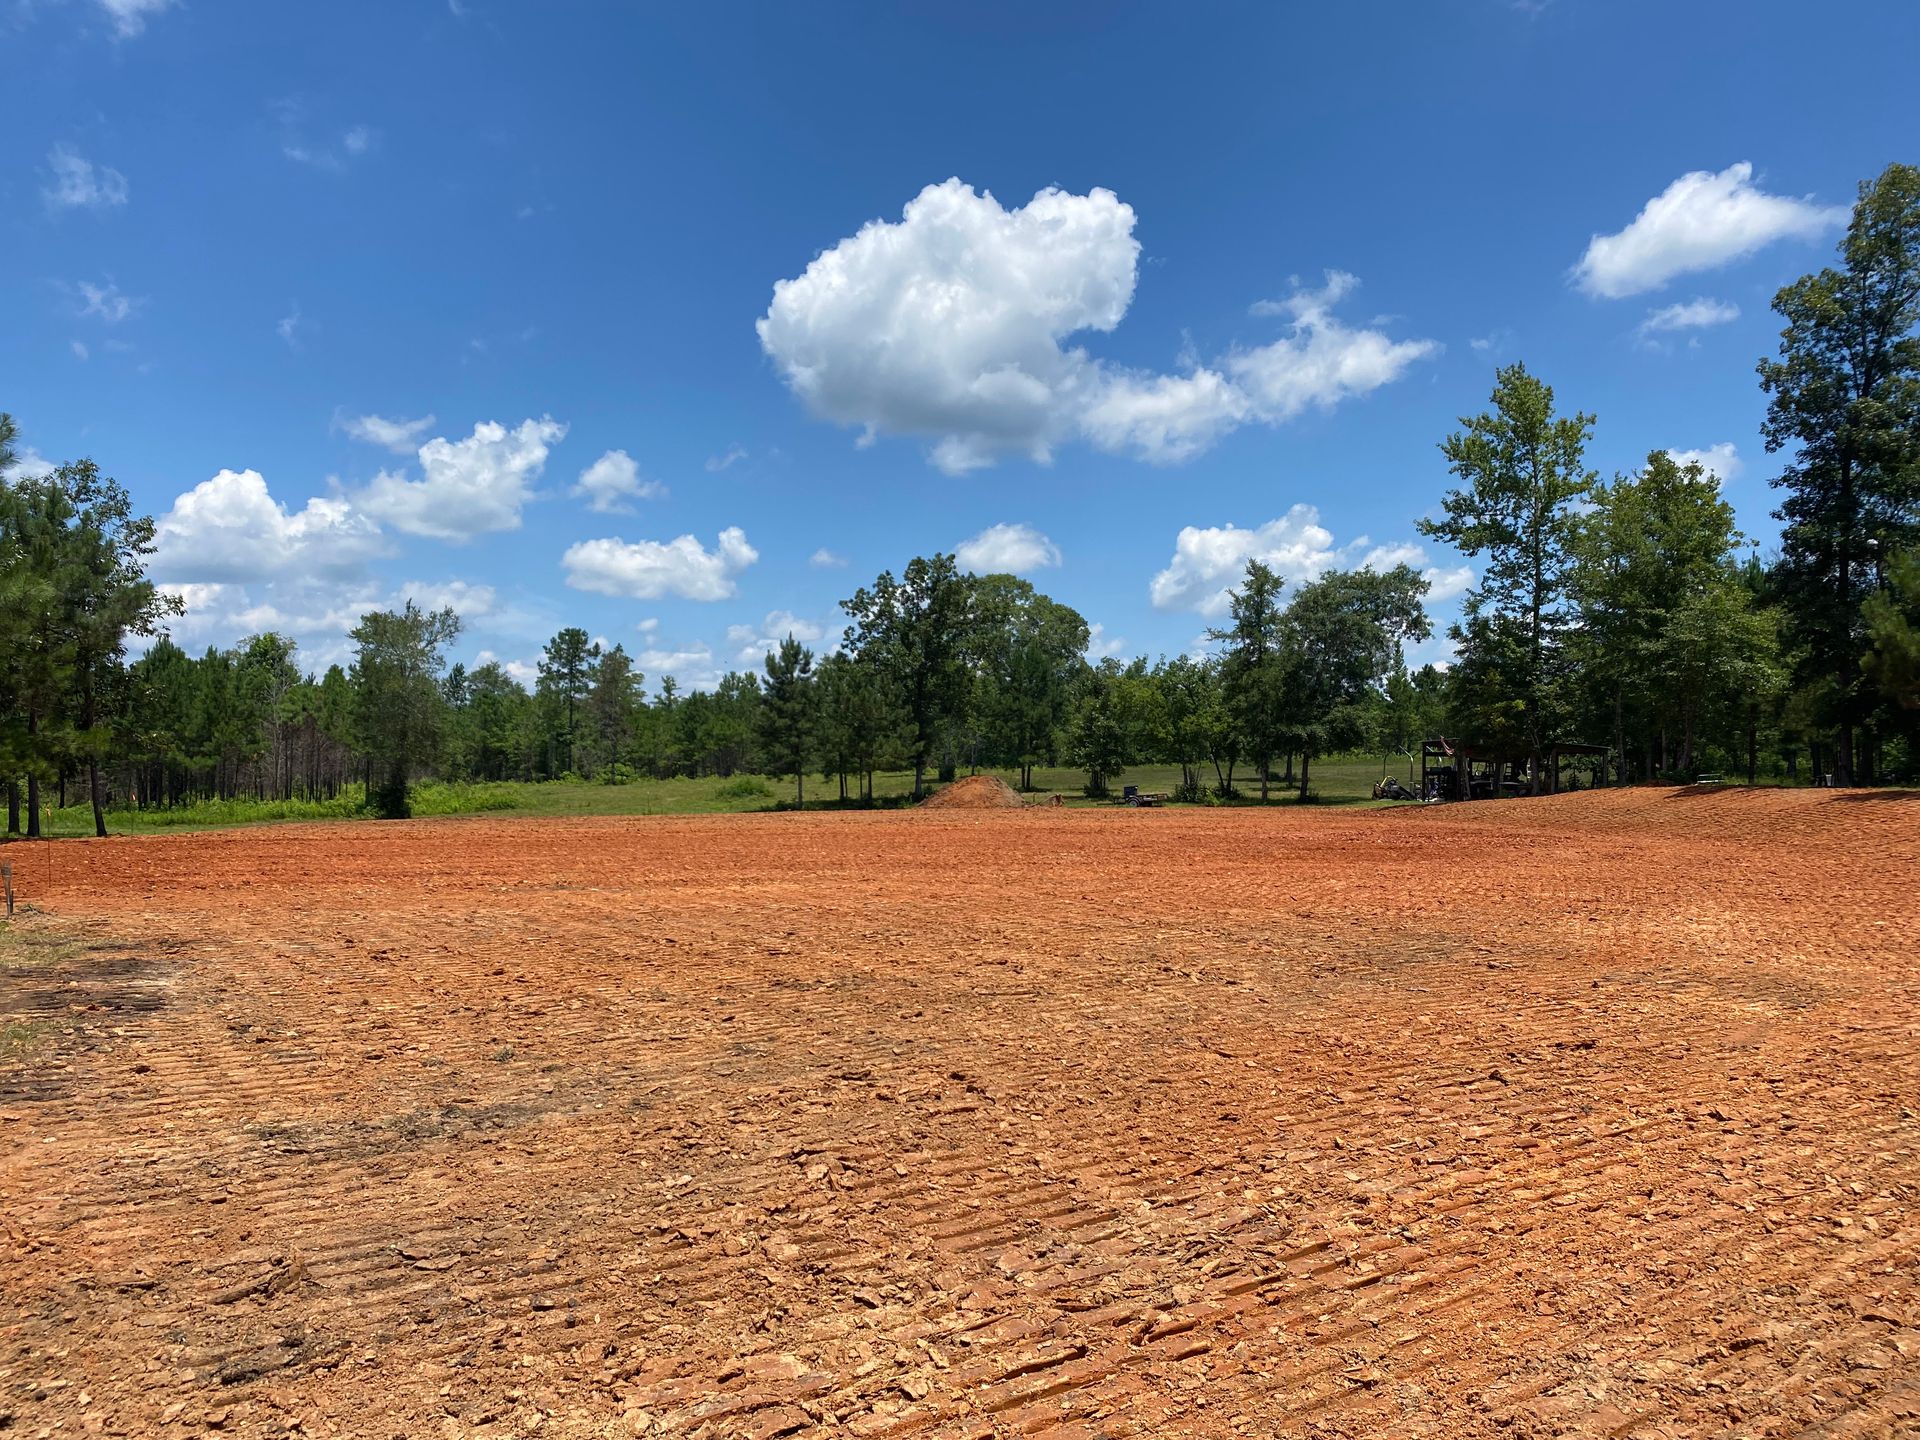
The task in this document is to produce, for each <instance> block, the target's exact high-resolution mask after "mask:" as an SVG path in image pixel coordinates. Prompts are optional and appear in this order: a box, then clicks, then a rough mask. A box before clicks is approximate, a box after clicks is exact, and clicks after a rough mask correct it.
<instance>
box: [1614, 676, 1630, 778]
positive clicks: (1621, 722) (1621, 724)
mask: <svg viewBox="0 0 1920 1440" xmlns="http://www.w3.org/2000/svg"><path fill="white" fill-rule="evenodd" d="M1613 753H1614V754H1615V755H1617V756H1619V757H1620V773H1619V775H1618V776H1617V777H1616V780H1617V782H1618V783H1619V784H1621V785H1624V784H1626V783H1627V699H1626V687H1625V686H1623V685H1616V686H1614V687H1613Z"/></svg>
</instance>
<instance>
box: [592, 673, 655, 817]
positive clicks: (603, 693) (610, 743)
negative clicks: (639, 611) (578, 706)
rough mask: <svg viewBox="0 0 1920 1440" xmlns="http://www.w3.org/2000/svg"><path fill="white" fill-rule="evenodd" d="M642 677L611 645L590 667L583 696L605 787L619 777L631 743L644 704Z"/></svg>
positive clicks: (644, 679)
mask: <svg viewBox="0 0 1920 1440" xmlns="http://www.w3.org/2000/svg"><path fill="white" fill-rule="evenodd" d="M645 683H646V677H645V676H644V675H642V674H641V673H640V672H639V671H638V670H635V669H634V668H633V661H632V660H631V659H630V658H629V657H628V655H627V652H626V650H625V649H624V648H623V647H621V646H619V645H615V646H614V647H613V648H612V649H611V650H608V651H606V652H604V653H603V654H601V655H600V656H599V658H598V659H597V660H596V661H595V663H594V667H593V687H592V689H591V690H589V691H588V692H587V713H588V716H589V717H590V719H591V720H592V722H593V731H594V737H595V738H596V739H597V740H598V741H599V744H600V747H601V749H602V750H603V751H604V752H605V753H606V756H607V783H608V784H609V785H611V784H613V783H614V782H615V781H616V780H617V779H618V778H619V774H620V757H621V756H622V755H623V754H625V753H627V750H628V747H630V746H631V745H632V743H633V736H634V730H635V728H636V724H637V721H638V717H639V714H640V711H641V709H642V707H643V706H644V705H645V704H646V701H645V699H644V698H643V696H642V694H641V687H642V686H643V685H644V684H645Z"/></svg>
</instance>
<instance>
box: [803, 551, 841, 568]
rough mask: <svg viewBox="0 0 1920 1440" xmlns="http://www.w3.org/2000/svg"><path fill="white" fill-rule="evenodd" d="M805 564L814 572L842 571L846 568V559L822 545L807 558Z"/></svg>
mask: <svg viewBox="0 0 1920 1440" xmlns="http://www.w3.org/2000/svg"><path fill="white" fill-rule="evenodd" d="M807 563H808V564H809V565H811V566H813V568H814V569H816V570H844V569H846V568H847V557H846V556H844V555H841V554H837V553H836V552H834V551H832V550H829V549H828V548H827V547H826V546H824V545H822V546H821V547H820V548H819V549H818V550H816V551H814V552H813V554H811V555H809V556H808V557H807Z"/></svg>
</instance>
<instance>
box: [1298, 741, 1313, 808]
mask: <svg viewBox="0 0 1920 1440" xmlns="http://www.w3.org/2000/svg"><path fill="white" fill-rule="evenodd" d="M1312 768H1313V752H1312V751H1311V750H1302V751H1301V752H1300V803H1301V804H1302V805H1304V804H1306V803H1307V772H1308V771H1309V770H1311V769H1312Z"/></svg>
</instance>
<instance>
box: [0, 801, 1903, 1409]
mask: <svg viewBox="0 0 1920 1440" xmlns="http://www.w3.org/2000/svg"><path fill="white" fill-rule="evenodd" d="M5 855H6V858H9V859H11V860H13V862H14V864H15V867H16V870H17V872H18V875H19V883H20V886H21V889H22V890H23V892H24V894H25V896H26V897H27V898H28V899H30V900H32V901H33V902H34V903H35V904H36V905H38V906H40V907H43V909H44V913H43V914H38V915H35V916H31V917H29V918H28V919H27V921H26V922H25V924H24V925H23V926H21V927H19V928H18V929H17V930H16V931H15V932H14V934H13V935H12V936H10V937H8V939H9V940H10V942H11V943H10V944H9V945H8V948H6V949H5V950H0V1023H5V1022H11V1024H12V1027H13V1028H12V1029H11V1030H10V1031H9V1032H8V1033H9V1034H12V1035H14V1036H16V1038H17V1039H19V1041H20V1043H18V1044H14V1045H12V1047H11V1048H9V1049H7V1050H6V1051H4V1052H0V1417H4V1418H0V1428H4V1427H5V1425H6V1424H8V1423H11V1425H12V1426H13V1427H14V1429H15V1430H16V1431H18V1432H19V1433H22V1434H44V1433H63V1434H64V1433H85V1432H95V1433H107V1434H121V1435H141V1436H146V1435H161V1436H173V1435H183V1434H187V1433H192V1432H194V1431H197V1430H199V1429H201V1428H202V1427H215V1428H217V1429H219V1430H221V1431H222V1432H223V1433H227V1434H242V1435H276V1434H298V1435H303V1436H320V1435H355V1436H360V1435H370V1436H371V1435H379V1436H407V1437H412V1436H442V1435H445V1436H465V1435H484V1436H499V1435H528V1434H533V1433H536V1432H537V1433H538V1434H540V1435H560V1436H600V1435H627V1434H657V1435H673V1436H747V1437H762V1440H764V1437H773V1436H780V1435H814V1434H822V1435H824V1434H827V1433H829V1432H831V1433H844V1434H847V1435H853V1436H926V1437H962V1436H968V1437H984V1436H989V1435H1016V1434H1018V1435H1027V1434H1032V1435H1044V1436H1048V1437H1053V1440H1067V1437H1095V1436H1156V1437H1157V1436H1185V1435H1207V1436H1246V1437H1261V1436H1272V1435H1282V1434H1286V1435H1294V1434H1300V1435H1329V1436H1332V1435H1337V1436H1353V1437H1361V1436H1366V1437H1382V1436H1449V1437H1451V1436H1468V1435H1498V1436H1505V1437H1538V1436H1549V1435H1562V1434H1568V1435H1595V1436H1598V1435H1608V1436H1642V1437H1645V1436H1666V1437H1679V1436H1687V1437H1694V1436H1726V1437H1735V1436H1738V1437H1761V1436H1806V1437H1812V1436H1821V1437H1866V1436H1892V1435H1906V1436H1912V1435H1916V1434H1920V1116H1916V1111H1915V1107H1916V1106H1920V941H1917V938H1916V937H1917V935H1920V898H1917V896H1916V889H1917V888H1920V801H1916V800H1914V799H1911V798H1898V797H1879V796H1853V795H1848V794H1844V793H1784V794H1783V793H1744V792H1733V793H1718V794H1707V793H1702V794H1692V793H1683V794H1676V793H1674V792H1668V791H1660V792H1634V793H1631V794H1626V795H1617V794H1603V795H1594V794H1581V795H1574V796H1565V797H1560V798H1557V799H1549V800H1537V801H1515V802H1504V803H1498V804H1483V805H1477V806H1464V807H1452V808H1448V809H1445V810H1423V811H1398V812H1366V813H1354V812H1348V813H1345V814H1316V813H1312V812H1310V811H1309V812H1301V811H1288V812H1282V813H1266V814H1262V813H1251V812H1245V811H1220V812H1178V811H1121V810H1116V811H1111V812H1076V811H1070V810H1069V811H1062V810H1044V811H1042V810H1028V811H1007V812H993V813H987V812H982V813H968V812H959V811H953V812H940V811H929V812H917V813H916V812H906V813H889V814H873V815H769V816H754V817H728V818H711V819H651V820H646V819H633V820H585V821H553V822H524V821H516V822H509V821H500V820H488V819H475V820H461V821H445V822H423V823H417V824H410V825H400V826H388V827H382V826H377V825H372V824H359V825H351V826H330V827H329V826H301V827H282V828H260V829H253V830H245V831H230V832H225V833H213V834H203V835H191V836H168V837H159V838H141V839H137V840H110V841H106V842H98V843H85V844H79V843H68V844H61V845H56V846H53V847H51V848H29V847H27V846H21V845H16V846H13V847H10V848H8V849H7V850H6V852H5Z"/></svg>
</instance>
